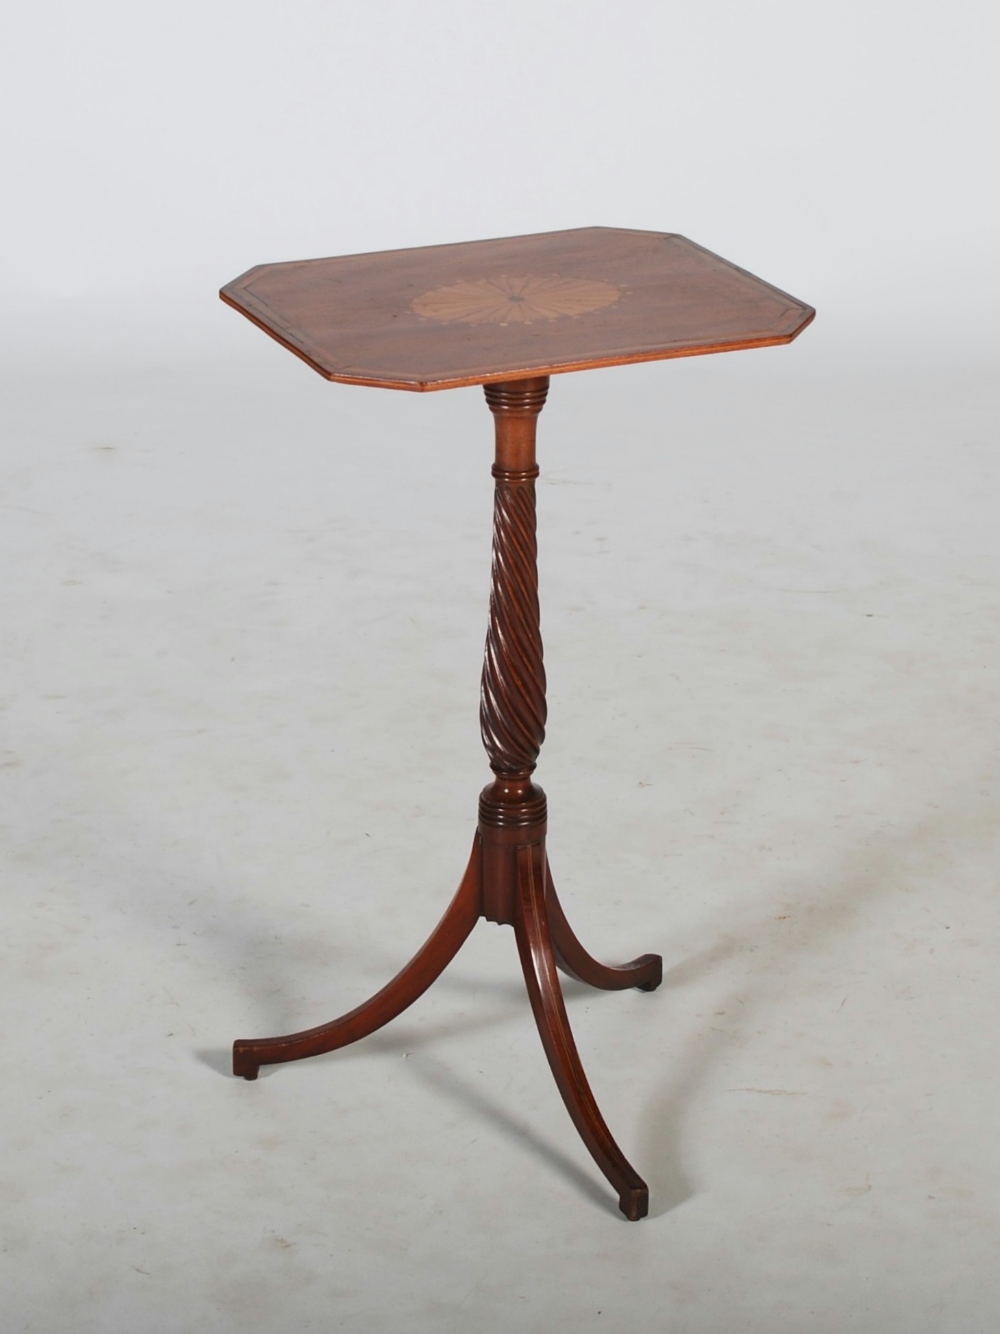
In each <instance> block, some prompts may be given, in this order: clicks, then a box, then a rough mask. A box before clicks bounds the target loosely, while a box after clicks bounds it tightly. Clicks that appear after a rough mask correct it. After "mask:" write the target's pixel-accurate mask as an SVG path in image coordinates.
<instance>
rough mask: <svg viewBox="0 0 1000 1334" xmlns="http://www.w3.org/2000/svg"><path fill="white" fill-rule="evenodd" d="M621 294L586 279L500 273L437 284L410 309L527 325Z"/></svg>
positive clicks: (465, 320) (445, 317)
mask: <svg viewBox="0 0 1000 1334" xmlns="http://www.w3.org/2000/svg"><path fill="white" fill-rule="evenodd" d="M620 296H621V289H620V288H618V287H613V286H612V285H611V283H605V282H600V281H596V280H594V279H590V278H562V277H560V276H559V274H557V273H550V274H545V275H542V276H541V277H535V276H533V275H529V276H527V277H511V276H508V275H507V274H501V275H499V276H498V277H496V278H476V279H474V280H472V281H470V282H461V283H452V284H450V285H449V286H448V287H436V288H435V289H434V290H433V291H431V292H424V294H423V295H422V296H418V297H417V298H416V300H415V301H414V302H413V310H414V311H415V312H416V313H417V314H418V315H424V316H426V317H427V318H429V319H432V320H442V321H444V322H445V323H448V324H531V323H533V322H534V321H535V320H557V319H560V318H562V317H563V316H565V315H587V314H589V313H590V312H591V311H593V310H601V309H602V307H604V306H610V305H613V304H614V302H616V301H617V300H618V298H619V297H620Z"/></svg>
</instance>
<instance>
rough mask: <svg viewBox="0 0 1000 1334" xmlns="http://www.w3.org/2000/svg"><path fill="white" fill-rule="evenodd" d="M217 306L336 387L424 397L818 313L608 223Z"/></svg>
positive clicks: (386, 263)
mask: <svg viewBox="0 0 1000 1334" xmlns="http://www.w3.org/2000/svg"><path fill="white" fill-rule="evenodd" d="M220 296H221V297H222V299H223V301H225V302H227V303H228V304H229V305H231V306H233V307H235V309H237V310H239V311H240V312H241V313H242V314H244V315H246V316H247V318H248V319H251V320H253V322H254V323H255V324H258V325H260V327H261V328H262V329H263V330H264V331H265V332H266V333H269V334H270V335H271V336H272V337H273V338H276V339H277V340H278V342H279V343H281V344H283V346H285V347H287V348H288V349H289V350H290V351H292V352H295V353H296V354H297V355H298V356H300V357H301V358H302V359H303V360H304V361H306V362H308V363H309V365H310V366H312V367H313V368H314V369H315V370H317V371H319V373H320V374H321V375H325V376H326V377H327V379H330V380H340V381H343V382H346V383H348V384H370V385H377V386H380V387H382V388H386V389H413V390H427V389H452V388H456V387H458V386H459V385H470V384H484V383H488V382H490V381H497V380H513V379H520V378H523V377H528V376H537V375H555V374H559V373H561V372H563V371H575V370H585V369H587V368H590V367H594V366H617V365H623V364H625V363H627V362H634V361H656V360H659V359H661V358H665V357H685V356H694V355H697V354H699V353H705V352H727V351H733V350H735V349H737V348H747V347H766V346H769V345H772V344H775V343H790V342H791V340H792V339H793V338H794V337H795V336H796V334H798V333H800V332H801V331H802V330H803V329H804V328H805V326H806V325H807V324H808V323H809V321H810V320H811V319H812V318H813V316H814V314H815V311H814V310H813V309H812V308H811V307H810V306H807V305H804V304H803V302H801V301H796V299H795V298H794V297H791V296H788V295H787V293H785V292H781V291H779V290H778V288H776V287H772V286H771V285H770V284H769V283H765V282H762V281H761V279H760V278H755V277H754V276H753V275H752V274H750V273H747V272H746V271H745V270H743V269H740V268H737V267H736V265H735V264H730V263H729V262H728V261H727V260H724V259H720V258H719V256H718V255H713V254H712V253H711V251H708V250H704V249H702V247H701V246H699V245H695V243H694V242H693V241H689V240H687V239H686V238H685V237H683V236H677V235H674V234H671V233H666V234H665V233H662V232H640V231H624V230H621V229H618V228H612V227H582V228H578V229H576V230H573V231H562V232H541V233H537V234H535V235H532V236H511V237H505V238H502V239H500V240H494V241H471V242H467V243H464V244H460V245H441V246H424V247H420V248H418V249H412V250H386V251H380V252H377V253H374V254H367V255H344V256H340V257H338V258H334V259H309V260H300V261H297V262H293V263H288V264H261V265H258V266H257V267H256V268H253V269H250V270H249V271H248V272H247V273H244V274H243V275H242V276H241V277H239V278H236V279H234V281H233V282H231V283H229V284H228V285H227V286H226V287H224V288H223V289H222V291H221V292H220Z"/></svg>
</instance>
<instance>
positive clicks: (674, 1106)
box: [0, 326, 1000, 1334]
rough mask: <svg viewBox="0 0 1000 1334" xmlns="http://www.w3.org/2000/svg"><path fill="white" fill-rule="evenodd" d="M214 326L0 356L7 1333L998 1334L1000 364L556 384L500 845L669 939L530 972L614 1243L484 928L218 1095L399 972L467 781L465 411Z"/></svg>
mask: <svg viewBox="0 0 1000 1334" xmlns="http://www.w3.org/2000/svg"><path fill="white" fill-rule="evenodd" d="M810 338H812V339H814V341H815V346H814V347H813V348H811V349H810V347H809V345H808V344H807V340H808V339H810ZM255 340H256V341H255ZM240 346H241V349H244V350H243V351H241V354H240V355H239V356H233V357H229V355H228V354H227V356H226V357H222V356H221V355H220V356H219V357H217V358H215V359H213V357H212V356H211V355H206V356H204V357H202V358H200V359H198V358H196V357H195V356H194V355H193V354H192V355H191V357H190V358H189V359H188V360H185V359H184V358H183V357H181V356H174V357H173V358H170V357H167V356H164V357H162V358H161V359H160V360H159V361H157V360H156V359H155V358H153V357H146V358H145V359H143V356H142V355H141V353H140V352H139V351H130V352H128V353H122V354H116V355H114V356H112V355H110V354H107V355H104V354H101V353H99V352H90V353H86V354H84V353H82V352H80V353H74V352H73V350H72V349H69V348H67V349H64V351H63V352H62V353H61V354H60V356H59V358H57V359H56V361H55V362H54V363H53V362H52V361H51V360H50V361H49V362H47V363H45V364H43V363H42V362H41V361H38V362H36V363H32V362H30V361H29V360H25V361H23V362H22V364H19V365H16V366H10V365H8V367H7V369H6V371H5V376H6V378H7V381H8V384H7V393H6V396H5V402H6V404H7V407H6V409H5V415H6V417H7V420H6V423H5V425H4V441H5V444H4V451H3V455H2V461H0V509H2V529H0V531H2V544H3V557H2V559H3V568H4V570H5V573H6V577H5V579H4V580H3V582H2V587H0V615H2V623H3V626H4V650H3V657H2V663H0V705H2V730H0V794H2V796H0V802H2V805H0V824H2V840H0V858H2V871H3V886H4V893H3V930H2V932H0V953H2V958H3V965H2V971H0V987H2V989H3V1014H4V1016H5V1018H4V1044H3V1045H4V1062H3V1068H4V1079H3V1082H2V1085H0V1127H2V1132H0V1133H2V1138H3V1142H4V1151H3V1154H2V1157H0V1288H2V1291H3V1294H4V1296H3V1307H4V1319H3V1328H4V1329H5V1330H10V1331H11V1334H13V1332H14V1331H18V1334H21V1332H23V1334H28V1332H29V1331H30V1332H31V1334H35V1332H36V1331H37V1332H39V1334H41V1332H44V1334H50V1332H52V1331H65V1330H72V1331H73V1334H147V1332H148V1334H191V1332H192V1331H198V1334H230V1332H232V1334H236V1331H240V1332H241V1334H278V1332H279V1331H282V1332H283V1331H289V1330H293V1331H307V1330H316V1331H332V1330H345V1331H355V1330H356V1331H366V1332H369V1334H370V1332H371V1331H377V1332H379V1334H381V1332H382V1331H385V1334H396V1332H397V1331H400V1332H402V1331H408V1332H412V1334H423V1332H424V1331H427V1334H431V1332H432V1331H433V1332H434V1334H458V1331H463V1332H464V1331H470V1330H474V1331H477V1332H481V1334H506V1331H511V1330H527V1331H536V1330H537V1331H546V1334H556V1332H557V1331H574V1334H592V1332H594V1334H596V1331H599V1330H608V1331H611V1330H615V1331H617V1330H635V1329H656V1330H658V1329H663V1330H670V1331H671V1334H728V1332H729V1331H732V1332H733V1334H765V1332H766V1334H800V1331H803V1330H807V1329H808V1330H809V1331H812V1332H814V1334H843V1331H847V1330H850V1331H864V1332H865V1334H869V1332H870V1334H895V1332H896V1331H899V1334H903V1331H906V1334H932V1332H933V1334H950V1332H951V1331H954V1332H955V1334H976V1332H977V1331H984V1332H985V1331H987V1330H989V1331H992V1330H994V1329H995V1328H996V1313H997V1311H998V1309H1000V1269H998V1268H997V1265H996V1258H995V1257H996V1251H997V1246H998V1244H1000V1147H998V1138H997V1135H996V1132H995V1122H996V1110H995V1109H996V1106H997V1099H998V1092H1000V1090H998V1082H1000V1081H998V1063H997V1039H996V1031H997V1026H998V1016H1000V966H998V965H1000V614H998V613H1000V524H998V523H997V508H998V495H1000V448H998V446H1000V439H998V427H997V422H998V414H997V408H998V406H1000V405H998V397H1000V394H998V390H997V385H996V382H995V380H992V379H991V378H990V377H989V376H988V375H987V373H986V370H985V369H983V368H980V367H978V366H977V365H976V364H973V363H968V364H960V363H958V362H954V363H951V364H943V363H940V362H934V361H933V360H931V359H927V360H923V359H921V358H920V357H918V356H916V355H914V356H913V357H911V358H907V357H906V356H903V355H896V356H895V357H894V358H892V359H890V358H888V357H885V358H880V357H879V356H878V355H875V354H873V355H870V356H867V357H865V358H861V357H860V356H858V357H857V358H855V359H847V358H846V357H842V358H840V359H839V360H838V359H837V358H836V357H835V356H834V355H833V354H832V353H830V352H829V349H827V350H826V351H824V350H823V345H822V343H821V341H820V331H819V327H818V326H817V330H816V333H815V334H814V333H813V331H807V333H806V334H805V335H804V336H803V339H802V341H801V344H796V345H795V346H794V347H792V348H790V349H769V350H766V351H762V352H754V353H745V354H740V356H739V357H714V358H705V359H700V360H697V361H690V362H684V361H682V362H675V363H670V364H660V365H651V366H642V367H631V368H624V369H621V370H609V371H602V372H594V373H591V374H588V375H578V376H565V377H561V378H559V379H557V380H555V381H554V382H553V387H552V392H551V395H550V400H549V406H548V407H547V408H546V410H545V413H544V414H543V417H542V419H541V422H540V451H539V452H540V461H541V466H542V481H541V482H540V485H539V516H540V543H541V557H540V561H541V584H542V604H543V629H544V633H545V640H546V655H547V668H548V673H549V690H550V695H549V698H550V717H549V739H548V740H547V742H546V746H545V749H544V751H543V755H542V760H541V764H540V767H539V774H538V777H539V780H540V782H541V783H542V784H543V786H544V787H545V788H546V790H547V791H548V794H549V805H550V844H549V846H550V853H551V857H552V862H553V868H554V872H555V875H556V879H557V883H558V884H559V886H560V891H561V895H562V898H563V902H564V904H565V905H566V907H567V910H568V911H569V913H570V916H571V919H572V921H573V922H574V925H575V926H576V929H577V931H578V933H579V934H580V935H581V937H583V938H584V940H585V942H586V943H587V944H588V945H589V946H590V947H591V949H592V950H593V951H594V952H595V953H597V954H600V955H601V956H602V957H605V958H607V959H608V960H609V961H614V960H617V959H622V958H628V957H631V956H632V955H633V954H638V953H641V952H644V951H647V950H658V951H660V952H662V954H663V956H664V965H665V979H664V985H663V987H662V988H661V989H660V990H659V991H658V992H656V993H655V994H653V995H645V994H641V993H638V992H630V993H624V994H617V995H615V994H600V993H596V992H588V991H587V990H585V989H584V988H583V987H580V986H578V985H576V984H568V985H567V987H566V994H567V1003H568V1007H569V1012H570V1017H571V1020H572V1022H573V1024H574V1027H575V1031H576V1036H577V1041H578V1043H579V1046H580V1049H581V1052H582V1055H583V1058H584V1061H585V1064H586V1066H587V1069H588V1072H589V1074H590V1077H591V1081H592V1083H593V1086H594V1089H595V1092H596V1094H597V1097H598V1099H599V1101H600V1103H601V1105H602V1108H603V1110H604V1113H605V1115H606V1117H607V1120H608V1122H609V1124H610V1125H611V1127H612V1130H613V1131H614V1133H615V1134H616V1136H617V1137H618V1139H619V1141H620V1143H621V1144H622V1147H623V1148H624V1149H625V1151H626V1153H627V1154H628V1155H629V1156H630V1158H631V1159H632V1160H633V1162H634V1163H635V1165H636V1167H637V1168H638V1169H639V1170H640V1171H641V1172H642V1173H643V1174H644V1175H645V1176H646V1177H647V1179H648V1181H649V1183H650V1187H651V1201H652V1202H651V1213H650V1217H649V1218H648V1219H646V1220H644V1221H643V1222H641V1223H639V1224H627V1223H625V1222H624V1221H623V1220H622V1219H621V1217H620V1215H619V1214H618V1213H617V1210H616V1206H615V1199H614V1196H613V1194H612V1192H611V1191H610V1190H609V1188H608V1187H607V1185H606V1183H605V1182H604V1180H603V1178H602V1177H601V1175H600V1174H599V1172H598V1171H597V1170H596V1168H595V1167H594V1166H593V1164H592V1163H591V1161H590V1159H589V1157H588V1155H587V1153H586V1151H585V1150H584V1148H583V1146H582V1144H581V1143H580V1142H579V1140H578V1139H577V1137H576V1134H575V1132H574V1131H573V1129H572V1127H571V1125H570V1122H569V1119H568V1117H567V1116H566V1113H565V1111H564V1109H563V1107H562V1105H561V1103H560V1101H559V1098H558V1095H557V1092H556V1089H555V1086H554V1084H553V1082H552V1080H551V1078H550V1076H549V1074H548V1071H547V1068H546V1066H545V1062H544V1057H543V1054H542V1050H541V1046H540V1044H539V1042H538V1038H537V1035H536V1033H535V1031H534V1028H533V1025H532V1020H531V1016H530V1011H529V1009H528V1005H527V1001H526V998H525V995H524V991H523V986H522V983H521V981H520V974H519V967H518V963H517V956H516V951H515V948H514V942H513V937H512V935H511V933H510V932H509V931H508V930H507V929H506V928H501V927H495V926H489V925H487V924H485V923H483V924H481V925H480V927H479V928H477V930H476V932H475V933H474V935H473V937H472V939H471V940H470V942H469V944H468V945H467V947H466V948H465V949H464V950H463V952H462V953H461V955H460V956H459V958H458V959H457V960H456V962H455V963H454V965H453V966H452V967H451V968H450V969H449V971H448V972H447V973H446V974H445V975H444V977H443V978H442V979H441V981H440V982H439V983H438V984H437V985H436V986H435V987H434V988H433V989H432V991H431V992H429V993H428V994H427V995H426V996H425V997H424V998H423V999H422V1000H421V1001H420V1002H419V1003H418V1004H417V1005H415V1006H414V1007H413V1008H412V1009H411V1010H410V1011H408V1012H407V1013H406V1015H405V1016H403V1017H402V1018H401V1019H400V1020H398V1021H397V1022H396V1023H395V1024H394V1025H392V1026H391V1027H390V1028H388V1029H386V1030H384V1031H383V1032H382V1033H380V1034H377V1035H375V1036H373V1037H372V1038H370V1039H368V1040H367V1041H365V1042H363V1043H361V1044H359V1045H358V1046H357V1047H356V1048H352V1049H349V1050H345V1051H342V1052H339V1053H334V1054H331V1055H329V1056H326V1057H322V1058H319V1059H315V1060H312V1061H310V1062H306V1063H302V1064H299V1065H296V1066H286V1067H271V1068H268V1069H265V1070H263V1071H262V1073H261V1078H260V1079H259V1080H258V1081H257V1082H256V1083H252V1084H251V1083H246V1082H244V1081H237V1080H235V1079H233V1078H232V1077H231V1076H230V1075H229V1073H228V1048H229V1045H230V1043H231V1041H232V1039H233V1038H235V1037H237V1036H255V1035H262V1034H265V1033H268V1032H281V1031H286V1030H288V1029H294V1028H297V1027H303V1026H307V1025H310V1024H314V1023H319V1022H322V1021H324V1020H327V1019H330V1018H333V1017H334V1016H335V1015H336V1014H338V1013H340V1012H341V1011H342V1010H344V1009H347V1008H350V1007H351V1006H353V1005H354V1004H356V1003H357V1002H358V1001H360V1000H362V999H364V998H365V997H366V996H367V995H368V994H369V993H370V992H372V991H374V990H375V989H377V988H378V987H379V986H381V985H382V983H383V982H384V981H386V980H387V979H388V978H389V977H390V976H391V975H392V974H393V973H394V972H395V970H396V969H397V968H398V967H399V966H400V965H401V964H402V962H403V961H404V960H405V959H406V958H407V957H408V956H409V954H410V953H412V952H413V950H415V949H416V947H417V946H418V945H419V944H420V943H421V942H422V940H423V938H424V937H425V935H426V934H427V933H428V931H429V930H430V928H431V927H432V926H433V925H434V923H435V922H436V920H437V918H438V916H439V915H440V913H441V911H442V910H443V908H444V906H445V904H446V903H447V901H448V899H449V897H450V896H451V894H452V892H453V890H454V887H455V885H456V884H457V882H458V878H459V876H460V874H461V871H462V869H463V867H464V864H465V860H466V857H467V854H468V848H469V844H470V841H471V838H472V833H473V827H474V819H475V809H476V797H477V794H478V791H479V789H480V787H481V786H483V784H484V783H485V781H486V779H487V777H488V772H487V769H486V764H485V760H484V757H483V755H482V751H481V748H480V744H479V738H478V728H477V716H476V710H477V690H478V673H479V665H480V660H481V652H482V636H483V630H484V626H485V604H486V593H487V586H488V563H489V526H490V513H491V503H492V502H491V485H492V483H491V479H490V475H489V464H490V462H491V434H492V426H491V422H490V419H489V414H488V412H487V411H486V408H485V406H484V404H483V402H482V397H481V394H480V393H479V391H477V390H465V391H456V392H454V393H450V394H435V395H427V396H417V395H407V394H391V393H381V392H380V393H372V392H370V391H367V390H364V389H358V388H350V387H344V386H333V385H328V384H325V383H324V382H323V381H321V380H320V379H319V377H317V376H313V375H312V374H311V373H310V372H309V371H308V370H307V369H306V368H305V367H303V366H301V365H300V364H299V363H297V362H295V361H294V360H293V359H292V358H290V357H287V356H286V355H285V354H284V353H282V352H281V351H280V349H278V348H276V347H275V346H274V345H272V344H270V343H269V342H268V341H267V340H266V339H264V338H262V337H258V335H256V333H255V332H253V331H250V332H248V334H247V337H246V339H245V342H244V343H241V345H240Z"/></svg>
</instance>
